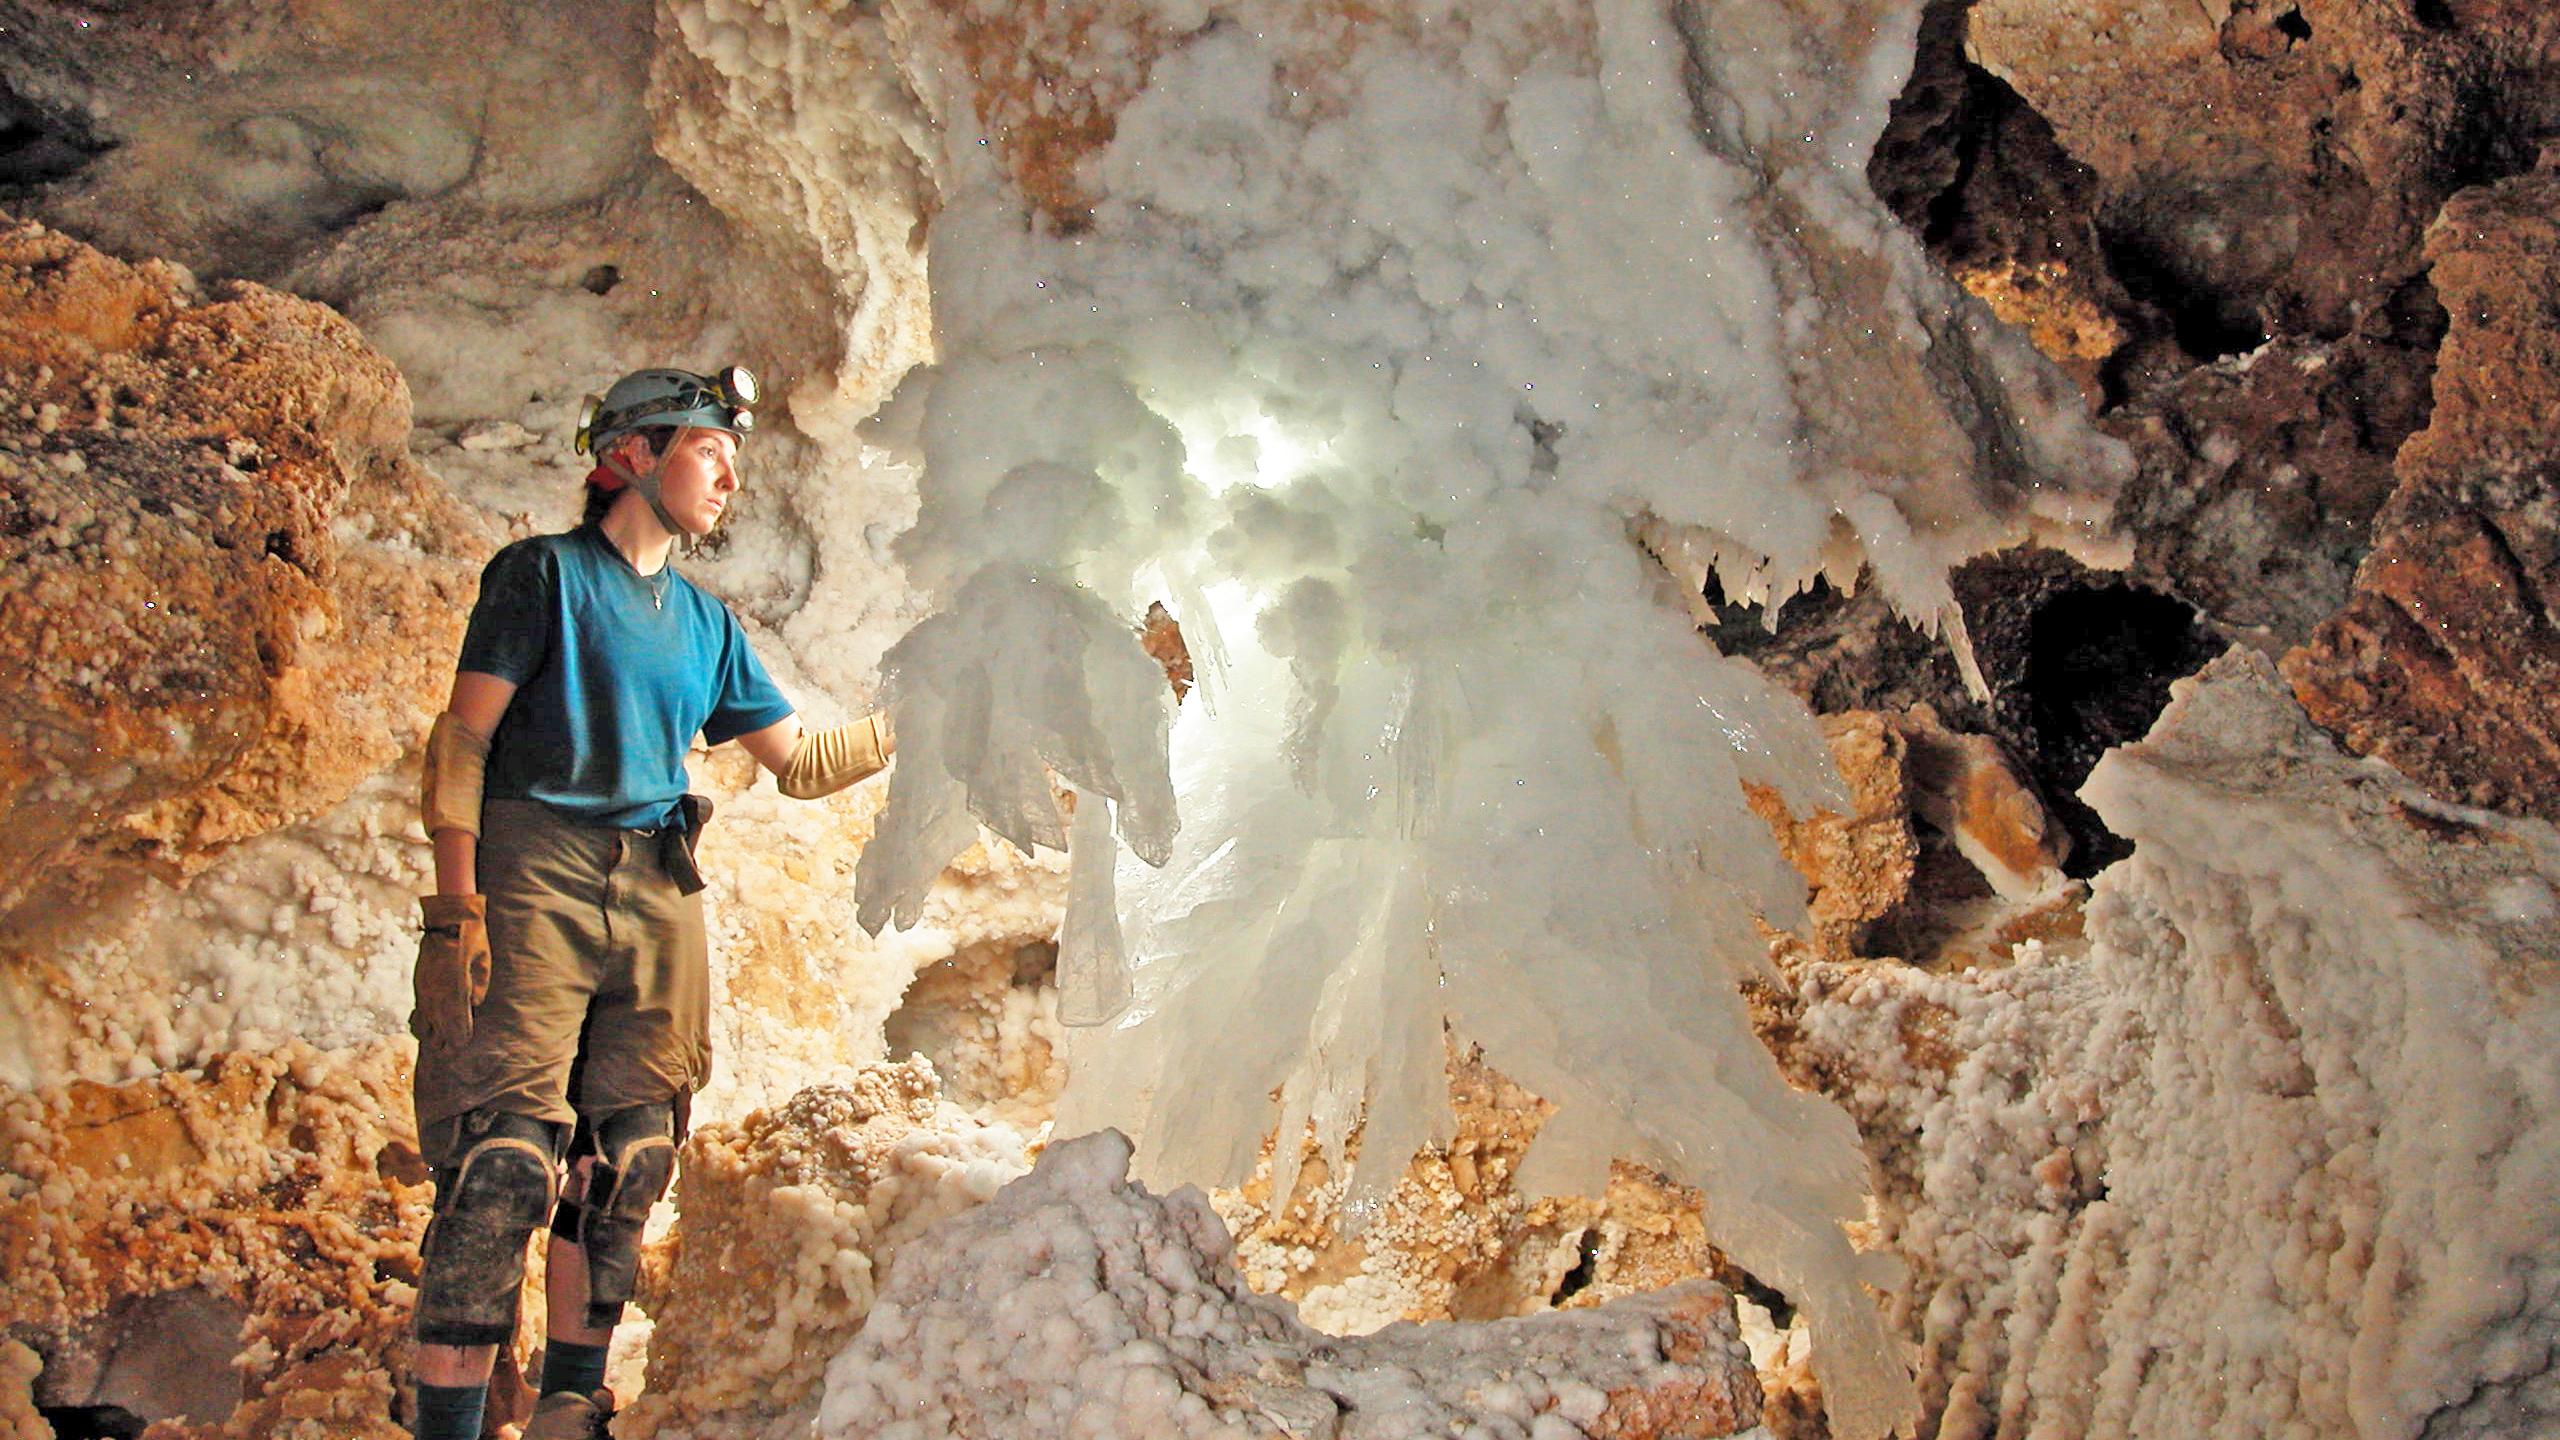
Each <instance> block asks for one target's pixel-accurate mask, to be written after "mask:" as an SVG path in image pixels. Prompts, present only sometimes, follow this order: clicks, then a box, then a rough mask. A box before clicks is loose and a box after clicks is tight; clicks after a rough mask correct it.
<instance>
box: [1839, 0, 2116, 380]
mask: <svg viewBox="0 0 2560 1440" xmlns="http://www.w3.org/2000/svg"><path fill="white" fill-rule="evenodd" d="M1970 6H1971V0H1932V3H1930V4H1929V5H1927V6H1926V7H1924V9H1923V10H1922V12H1921V20H1920V36H1919V44H1918V49H1917V53H1916V54H1915V56H1914V58H1913V61H1912V71H1911V79H1910V82H1909V83H1908V84H1907V85H1905V86H1904V88H1903V92H1902V94H1901V95H1900V96H1899V97H1897V98H1896V99H1895V101H1894V105H1893V113H1892V116H1891V118H1890V119H1889V120H1888V121H1887V122H1886V125H1885V131H1884V134H1883V136H1882V137H1881V138H1880V139H1879V140H1878V141H1877V142H1876V149H1875V154H1874V155H1873V157H1872V158H1871V159H1870V160H1869V161H1868V164H1867V178H1868V181H1869V183H1870V184H1872V185H1873V186H1874V187H1875V191H1876V194H1877V196H1878V197H1879V198H1881V199H1882V200H1883V201H1884V202H1885V204H1886V205H1887V206H1889V207H1891V208H1892V210H1893V212H1894V214H1895V215H1897V216H1898V217H1900V218H1901V220H1902V222H1903V223H1904V224H1905V225H1908V226H1910V227H1911V229H1912V230H1913V231H1914V232H1916V233H1917V234H1918V235H1919V236H1920V238H1921V240H1922V241H1923V242H1924V243H1926V244H1927V245H1928V247H1929V251H1930V253H1931V254H1932V255H1935V256H1936V257H1937V258H1938V260H1939V262H1940V263H1941V264H1944V265H1945V266H1946V267H1947V269H1948V271H1949V272H1950V273H1952V274H1953V275H1954V276H1955V277H1956V280H1957V282H1958V283H1960V284H1962V285H1963V286H1964V288H1965V289H1966V290H1968V291H1970V292H1972V293H1973V294H1974V295H1975V296H1976V297H1978V298H1979V299H1981V300H1982V301H1983V302H1984V303H1985V304H1987V305H1989V306H1990V307H1991V310H1992V313H1994V314H1996V315H1998V316H1999V317H2000V318H2001V319H2003V320H2005V321H2008V322H2009V323H2010V324H2012V325H2015V326H2017V327H2019V328H2020V329H2022V330H2024V331H2026V332H2027V335H2028V337H2029V338H2030V339H2032V340H2033V341H2034V342H2035V345H2036V348H2037V349H2039V350H2041V351H2043V352H2044V353H2045V355H2046V357H2047V358H2048V359H2051V360H2052V361H2053V362H2054V363H2055V364H2056V365H2059V366H2060V367H2061V368H2062V370H2063V372H2064V373H2065V374H2067V375H2069V376H2070V377H2071V378H2072V379H2073V380H2074V381H2075V382H2077V383H2078V384H2079V386H2080V389H2081V391H2082V393H2084V394H2086V395H2087V396H2088V397H2089V399H2090V400H2091V402H2092V403H2096V402H2098V401H2099V400H2101V399H2102V398H2103V397H2104V395H2105V392H2106V385H2107V382H2106V372H2107V370H2108V369H2109V362H2110V361H2112V360H2114V359H2115V357H2116V355H2117V353H2118V352H2119V351H2121V350H2123V349H2124V348H2125V347H2126V346H2127V345H2129V344H2132V343H2135V342H2136V341H2137V340H2140V339H2142V338H2143V337H2145V336H2146V335H2148V334H2149V333H2151V332H2153V331H2155V330H2158V329H2160V328H2162V326H2161V324H2160V321H2159V318H2158V317H2157V316H2156V315H2154V314H2152V313H2151V312H2150V309H2149V307H2147V306H2145V305H2143V304H2141V303H2140V302H2139V301H2136V300H2135V299H2134V298H2133V297H2132V296H2131V295H2129V294H2127V293H2125V290H2124V287H2123V286H2122V285H2120V284H2118V283H2117V281H2116V279H2115V276H2114V274H2113V273H2112V272H2111V271H2110V270H2109V269H2108V267H2107V261H2106V257H2105V254H2104V253H2103V251H2102V249H2101V247H2100V245H2099V243H2098V234H2097V226H2096V213H2097V204H2098V186H2097V177H2096V176H2095V174H2093V173H2092V172H2091V171H2090V169H2089V167H2088V166H2086V165H2083V164H2081V163H2080V162H2079V161H2077V160H2074V159H2073V158H2071V156H2070V155H2069V154H2068V153H2066V152H2065V151H2064V149H2063V148H2062V145H2061V144H2060V143H2059V142H2058V141H2057V140H2056V139H2055V137H2054V133H2053V127H2052V126H2051V125H2050V124H2048V123H2046V121H2045V119H2044V117H2043V116H2041V115H2038V114H2037V113H2036V112H2035V110H2034V109H2033V108H2032V107H2030V106H2029V105H2028V104H2027V103H2026V101H2025V100H2023V99H2022V98H2020V97H2019V95H2018V92H2017V91H2016V90H2014V89H2012V88H2010V86H2009V85H2008V84H2007V83H2006V82H2004V81H2002V80H2001V79H2000V78H1999V77H1997V76H1995V75H1993V74H1992V73H1991V72H1990V71H1988V70H1985V69H1983V68H1982V67H1981V66H1980V65H1977V64H1975V63H1973V61H1972V60H1971V59H1970V58H1968V57H1967V55H1966V53H1965V28H1966V25H1965V22H1966V12H1967V11H1968V9H1969V8H1970Z"/></svg>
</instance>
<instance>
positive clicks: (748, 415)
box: [570, 365, 762, 455]
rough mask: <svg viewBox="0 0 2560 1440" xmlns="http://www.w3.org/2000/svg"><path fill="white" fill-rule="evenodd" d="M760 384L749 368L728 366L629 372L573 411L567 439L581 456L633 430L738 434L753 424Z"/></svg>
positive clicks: (597, 449) (602, 449)
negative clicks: (711, 370)
mask: <svg viewBox="0 0 2560 1440" xmlns="http://www.w3.org/2000/svg"><path fill="white" fill-rule="evenodd" d="M761 389H762V387H761V386H759V385H758V384H757V383H756V376H755V372H754V371H752V370H749V369H748V368H747V367H745V366H744V365H731V366H729V367H727V368H726V369H723V370H721V371H720V372H719V373H718V374H716V375H696V374H694V373H693V372H692V371H690V370H634V371H633V372H631V373H630V374H628V375H625V376H623V377H622V378H621V379H619V380H616V381H614V382H613V384H612V386H611V387H610V388H608V389H607V390H606V391H605V392H604V394H602V395H590V396H588V397H587V398H586V403H585V404H583V405H582V406H580V407H579V410H578V429H577V433H576V435H575V436H574V437H572V439H571V441H570V443H571V445H572V446H573V447H574V448H575V449H576V451H577V452H578V453H579V454H581V455H587V454H601V453H602V452H603V451H605V450H606V449H608V448H609V447H611V446H612V444H613V442H614V441H616V440H618V439H620V438H622V437H623V436H625V435H628V434H630V433H631V432H632V431H634V430H646V429H649V428H651V427H653V426H659V425H672V426H678V427H692V428H695V429H703V430H725V431H727V432H729V433H730V434H732V435H739V436H743V435H745V434H746V433H747V432H749V431H751V430H753V429H755V428H756V416H755V411H754V410H753V409H751V408H750V407H751V406H753V405H754V404H755V403H756V397H757V395H758V394H759V392H760V391H761Z"/></svg>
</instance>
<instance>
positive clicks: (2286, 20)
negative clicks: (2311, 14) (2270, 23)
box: [2276, 10, 2311, 45]
mask: <svg viewBox="0 0 2560 1440" xmlns="http://www.w3.org/2000/svg"><path fill="white" fill-rule="evenodd" d="M2276 33H2277V34H2279V35H2282V36H2284V37H2285V38H2286V39H2289V40H2291V41H2293V42H2294V43H2295V44H2297V45H2299V44H2301V43H2302V42H2303V41H2305V40H2308V39H2310V38H2311V22H2310V21H2308V20H2305V19H2303V18H2302V12H2301V11H2299V10H2287V11H2286V12H2284V13H2283V14H2281V15H2279V16H2277V17H2276Z"/></svg>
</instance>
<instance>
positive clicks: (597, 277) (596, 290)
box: [578, 265, 622, 295]
mask: <svg viewBox="0 0 2560 1440" xmlns="http://www.w3.org/2000/svg"><path fill="white" fill-rule="evenodd" d="M621 283H622V267H621V266H619V265H598V266H596V267H595V268H594V269H592V270H589V271H588V272H587V273H586V274H585V275H583V276H580V277H579V279H578V288H579V289H581V290H584V291H586V292H587V293H588V294H590V295H610V294H612V293H613V287H614V286H616V285H619V284H621Z"/></svg>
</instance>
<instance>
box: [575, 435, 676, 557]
mask: <svg viewBox="0 0 2560 1440" xmlns="http://www.w3.org/2000/svg"><path fill="white" fill-rule="evenodd" d="M693 428H694V427H692V426H690V425H687V426H685V427H684V428H683V429H681V430H678V431H677V432H676V433H675V437H674V438H673V439H670V440H669V441H667V445H666V448H665V449H663V450H661V451H659V452H658V455H657V458H656V459H655V460H653V461H651V462H650V464H649V473H648V474H646V475H643V474H641V473H639V472H638V471H636V470H633V469H632V468H631V467H630V466H628V465H625V464H623V463H622V459H621V457H620V456H617V455H614V454H611V453H607V454H605V455H602V456H600V457H598V458H599V459H601V460H602V461H603V462H604V468H606V469H607V470H610V471H612V472H613V473H614V474H616V475H619V476H621V477H622V483H623V484H625V485H628V486H630V487H631V488H632V489H633V490H635V491H638V492H639V495H640V498H641V499H643V500H646V501H648V502H649V513H650V514H652V515H655V516H657V517H658V523H659V524H660V525H661V526H663V527H665V529H666V532H667V535H668V536H669V538H683V537H686V536H690V535H691V534H692V533H693V532H692V531H689V530H687V529H685V528H684V527H683V526H681V525H678V524H677V523H676V517H674V516H673V515H670V514H668V513H667V507H666V505H665V504H664V503H663V502H662V501H660V500H659V499H658V472H659V471H660V470H663V469H665V468H666V464H667V457H668V456H670V455H673V454H674V453H675V451H676V446H677V445H679V444H681V443H683V441H684V437H685V436H686V435H688V434H690V433H692V430H693ZM621 448H622V446H621V442H619V441H616V442H615V443H614V449H616V450H619V449H621Z"/></svg>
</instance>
